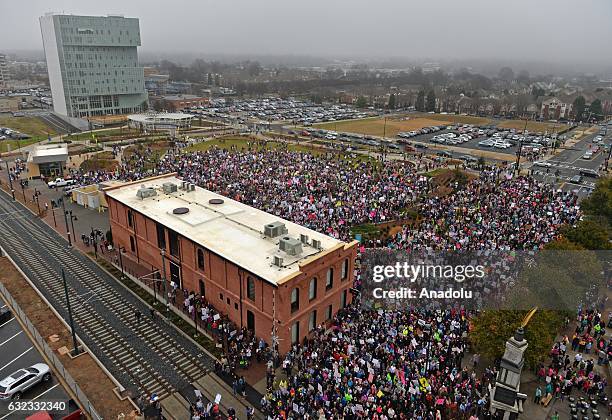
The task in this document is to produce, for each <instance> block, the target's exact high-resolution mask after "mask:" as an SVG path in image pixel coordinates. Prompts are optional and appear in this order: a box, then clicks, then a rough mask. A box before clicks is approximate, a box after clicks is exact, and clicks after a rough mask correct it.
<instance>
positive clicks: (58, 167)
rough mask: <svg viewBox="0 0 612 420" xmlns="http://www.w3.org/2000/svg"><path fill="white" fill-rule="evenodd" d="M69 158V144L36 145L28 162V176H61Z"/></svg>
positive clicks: (29, 155)
mask: <svg viewBox="0 0 612 420" xmlns="http://www.w3.org/2000/svg"><path fill="white" fill-rule="evenodd" d="M67 160H68V145H66V144H45V145H40V146H37V147H35V148H34V149H33V150H32V151H31V152H30V153H29V154H28V159H27V162H26V166H27V170H28V177H29V178H40V177H41V176H43V177H51V178H53V177H61V176H63V174H64V170H65V169H66V161H67Z"/></svg>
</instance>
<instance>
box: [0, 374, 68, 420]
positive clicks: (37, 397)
mask: <svg viewBox="0 0 612 420" xmlns="http://www.w3.org/2000/svg"><path fill="white" fill-rule="evenodd" d="M58 386H59V382H58V383H56V384H55V385H53V386H52V387H51V388H49V389H47V390H46V391H45V392H43V393H42V394H39V395H37V396H35V397H34V398H32V399H31V400H30V401H34V400H37V399H39V398H40V397H42V396H43V395H45V394H46V393H47V392H49V391H51V390H52V389H55V388H57V387H58ZM15 411H17V410H13V411H9V412H8V414H7V415H5V416H3V417H0V420H3V419H5V418H7V417H8V416H10V415H11V414H12V413H14V412H15Z"/></svg>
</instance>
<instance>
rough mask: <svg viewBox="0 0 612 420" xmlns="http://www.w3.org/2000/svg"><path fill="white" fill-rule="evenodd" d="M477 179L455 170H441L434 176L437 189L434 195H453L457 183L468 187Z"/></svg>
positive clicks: (474, 176) (469, 174)
mask: <svg viewBox="0 0 612 420" xmlns="http://www.w3.org/2000/svg"><path fill="white" fill-rule="evenodd" d="M475 178H477V176H476V175H474V174H472V173H469V172H465V171H460V170H453V169H439V170H437V171H436V173H435V174H434V175H433V181H432V182H433V185H434V186H435V187H436V188H435V189H434V191H433V192H432V194H433V195H434V196H437V197H444V196H447V195H449V194H451V193H452V192H453V190H454V188H455V185H454V184H455V183H458V184H459V187H461V185H466V184H467V183H468V182H470V181H471V180H473V179H475Z"/></svg>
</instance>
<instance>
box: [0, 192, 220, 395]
mask: <svg viewBox="0 0 612 420" xmlns="http://www.w3.org/2000/svg"><path fill="white" fill-rule="evenodd" d="M0 245H1V246H2V248H4V250H5V251H6V252H7V253H8V254H9V255H10V256H11V258H12V259H13V261H15V263H16V264H17V265H18V266H19V268H20V269H21V270H22V271H23V272H24V273H26V275H27V276H28V277H29V278H30V279H31V280H32V282H33V283H34V284H35V285H36V287H37V288H38V289H39V290H40V291H41V292H42V293H43V294H44V295H45V297H46V298H47V299H48V300H49V302H50V303H51V304H52V305H53V306H54V307H55V309H56V310H57V311H58V312H59V313H60V314H61V315H62V316H63V317H64V319H68V316H67V313H68V312H67V306H66V301H65V294H64V287H63V282H62V278H61V269H62V268H63V269H64V271H65V273H66V279H67V283H68V293H69V296H70V302H71V306H72V312H73V318H74V321H75V325H76V330H77V333H78V335H79V337H80V338H81V339H82V340H83V341H84V342H85V343H86V344H87V345H88V347H89V348H90V349H91V350H92V351H93V352H94V353H95V354H96V356H97V357H98V358H99V359H100V360H101V361H102V363H103V364H104V365H105V366H106V367H107V368H108V369H109V371H110V372H111V373H112V374H113V375H114V376H115V377H116V378H117V379H118V380H119V382H120V383H121V384H122V385H123V386H124V387H125V388H126V389H127V390H128V391H130V392H131V394H132V395H133V396H138V395H140V394H143V393H145V394H148V395H151V394H153V393H156V394H157V395H158V396H160V398H164V397H165V396H167V395H169V394H171V393H173V392H175V391H179V392H180V391H181V390H183V389H189V387H190V385H189V384H190V383H192V382H194V381H196V380H197V379H198V378H200V377H201V376H203V375H205V374H206V373H207V372H208V371H210V370H211V368H212V364H213V361H212V360H211V359H210V358H209V357H208V356H207V355H204V354H202V353H200V352H199V351H198V349H197V348H196V346H195V345H193V343H191V342H189V341H188V340H186V339H185V338H184V337H182V336H181V335H180V334H178V333H177V332H176V331H174V330H173V329H172V327H169V326H167V325H165V324H162V323H161V321H160V320H157V321H156V320H153V319H151V318H150V317H148V316H146V315H145V314H147V313H148V312H147V309H146V307H145V306H144V305H143V304H142V302H140V301H139V300H138V299H136V298H134V296H132V295H131V294H130V293H129V292H128V291H126V290H125V289H123V287H122V286H121V285H119V284H118V283H117V282H116V280H115V279H113V278H112V277H110V276H109V275H108V274H107V273H106V272H104V271H103V270H101V269H100V268H99V267H98V266H97V265H96V264H95V263H93V262H92V261H91V260H89V259H88V258H87V257H85V256H83V255H82V254H80V252H79V251H76V250H74V249H72V248H70V247H69V246H68V244H67V243H66V242H65V241H64V240H63V239H62V238H61V237H60V236H59V235H58V234H57V233H56V232H55V231H53V230H52V229H51V228H50V227H49V226H47V225H46V224H45V223H44V222H42V221H41V220H39V219H38V218H36V217H35V216H34V215H32V214H31V213H30V212H29V211H28V210H26V209H25V208H23V207H22V206H21V205H20V204H18V203H15V202H12V201H11V199H10V197H9V196H8V195H7V194H6V193H4V192H1V193H0ZM136 310H139V311H140V312H141V313H142V314H143V316H142V317H140V319H137V318H136V316H135V313H136Z"/></svg>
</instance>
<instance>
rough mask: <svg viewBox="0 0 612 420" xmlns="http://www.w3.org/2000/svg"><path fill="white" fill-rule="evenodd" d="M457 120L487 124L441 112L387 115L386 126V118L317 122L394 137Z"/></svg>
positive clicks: (331, 128) (319, 126) (334, 128)
mask: <svg viewBox="0 0 612 420" xmlns="http://www.w3.org/2000/svg"><path fill="white" fill-rule="evenodd" d="M457 122H462V123H464V124H467V123H469V124H486V123H488V122H489V120H487V119H486V118H478V117H468V116H463V115H439V114H419V115H418V116H411V115H408V116H404V117H397V116H396V117H387V121H386V128H385V118H381V117H375V118H365V119H361V120H347V121H338V122H327V123H322V124H315V127H317V128H323V129H325V130H334V131H344V132H351V133H357V134H366V135H371V136H383V135H386V136H387V137H394V136H396V135H397V133H399V132H401V131H412V130H419V129H421V128H424V127H432V126H435V125H451V124H454V123H457Z"/></svg>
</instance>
